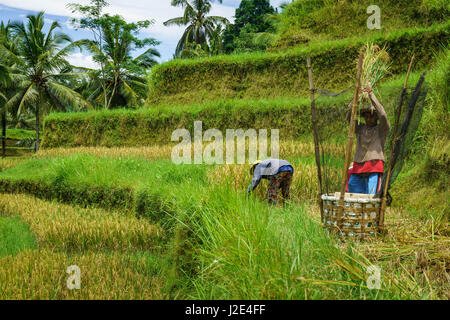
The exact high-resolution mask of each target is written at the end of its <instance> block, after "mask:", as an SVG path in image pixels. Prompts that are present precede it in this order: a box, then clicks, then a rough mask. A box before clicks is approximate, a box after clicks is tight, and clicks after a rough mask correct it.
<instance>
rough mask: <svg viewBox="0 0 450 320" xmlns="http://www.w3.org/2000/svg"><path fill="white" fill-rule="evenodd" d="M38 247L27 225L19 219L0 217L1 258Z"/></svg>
mask: <svg viewBox="0 0 450 320" xmlns="http://www.w3.org/2000/svg"><path fill="white" fill-rule="evenodd" d="M36 247H37V245H36V240H35V238H34V236H33V234H32V233H31V231H30V227H29V226H28V225H27V224H26V223H24V222H23V221H22V220H21V219H20V218H17V217H13V218H5V217H0V257H3V256H5V255H14V254H16V253H18V252H20V251H22V250H25V249H35V248H36Z"/></svg>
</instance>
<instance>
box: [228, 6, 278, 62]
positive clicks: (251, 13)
mask: <svg viewBox="0 0 450 320" xmlns="http://www.w3.org/2000/svg"><path fill="white" fill-rule="evenodd" d="M274 13H275V9H274V8H273V7H272V6H271V5H270V1H269V0H242V1H241V3H240V5H239V7H238V8H237V9H236V13H235V20H234V24H232V25H229V26H227V28H226V30H225V33H224V37H223V42H224V48H225V52H226V53H231V52H233V51H238V52H244V51H256V50H264V49H266V48H267V47H266V46H264V45H260V46H258V45H255V43H254V41H253V40H254V38H255V34H257V33H263V32H267V31H269V30H271V29H273V26H272V24H271V23H270V22H269V21H267V20H266V19H265V17H266V16H267V15H272V14H274Z"/></svg>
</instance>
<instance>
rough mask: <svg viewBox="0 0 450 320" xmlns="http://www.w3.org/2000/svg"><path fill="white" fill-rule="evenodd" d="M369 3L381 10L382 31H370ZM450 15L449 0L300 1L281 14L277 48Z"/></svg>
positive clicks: (386, 29)
mask: <svg viewBox="0 0 450 320" xmlns="http://www.w3.org/2000/svg"><path fill="white" fill-rule="evenodd" d="M370 5H377V6H378V7H379V8H380V11H381V28H382V29H381V30H379V31H378V30H369V29H368V28H367V26H366V21H367V19H368V18H369V16H370V15H371V14H368V13H367V11H366V10H367V8H368V7H369V6H370ZM449 14H450V5H449V3H448V1H441V0H358V1H350V0H340V1H335V0H297V1H293V2H292V3H290V4H289V5H288V6H287V7H286V8H285V10H283V12H282V13H281V15H280V19H279V20H280V23H279V26H278V28H279V34H278V38H277V39H276V41H275V43H274V44H273V49H274V50H279V49H283V48H284V49H285V48H289V47H294V46H298V45H301V44H305V43H308V42H313V41H317V40H324V39H326V40H334V39H342V38H347V37H352V36H353V35H355V34H358V35H360V36H361V35H369V34H373V33H386V32H392V31H393V30H397V29H403V28H415V27H428V26H431V25H432V24H437V23H443V22H445V21H446V20H447V19H448V16H449Z"/></svg>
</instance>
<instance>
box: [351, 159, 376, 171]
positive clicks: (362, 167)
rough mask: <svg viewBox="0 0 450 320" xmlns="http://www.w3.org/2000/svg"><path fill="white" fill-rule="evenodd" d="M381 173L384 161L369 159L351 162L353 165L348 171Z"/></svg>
mask: <svg viewBox="0 0 450 320" xmlns="http://www.w3.org/2000/svg"><path fill="white" fill-rule="evenodd" d="M369 172H370V173H383V172H384V161H383V160H371V161H366V162H362V163H358V162H353V167H351V168H350V169H349V173H350V174H352V173H369Z"/></svg>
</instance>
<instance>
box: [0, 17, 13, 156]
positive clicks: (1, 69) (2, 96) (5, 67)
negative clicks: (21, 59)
mask: <svg viewBox="0 0 450 320" xmlns="http://www.w3.org/2000/svg"><path fill="white" fill-rule="evenodd" d="M0 45H2V46H5V47H7V48H9V49H11V50H13V47H14V41H13V39H12V36H11V32H10V26H9V23H8V24H7V25H5V24H4V23H3V21H2V23H1V24H0ZM10 86H11V69H10V68H9V63H8V61H7V59H5V57H4V56H1V57H0V113H1V125H2V156H3V157H5V156H6V114H7V110H6V102H8V95H9V93H10V90H8V89H9V88H10Z"/></svg>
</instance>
